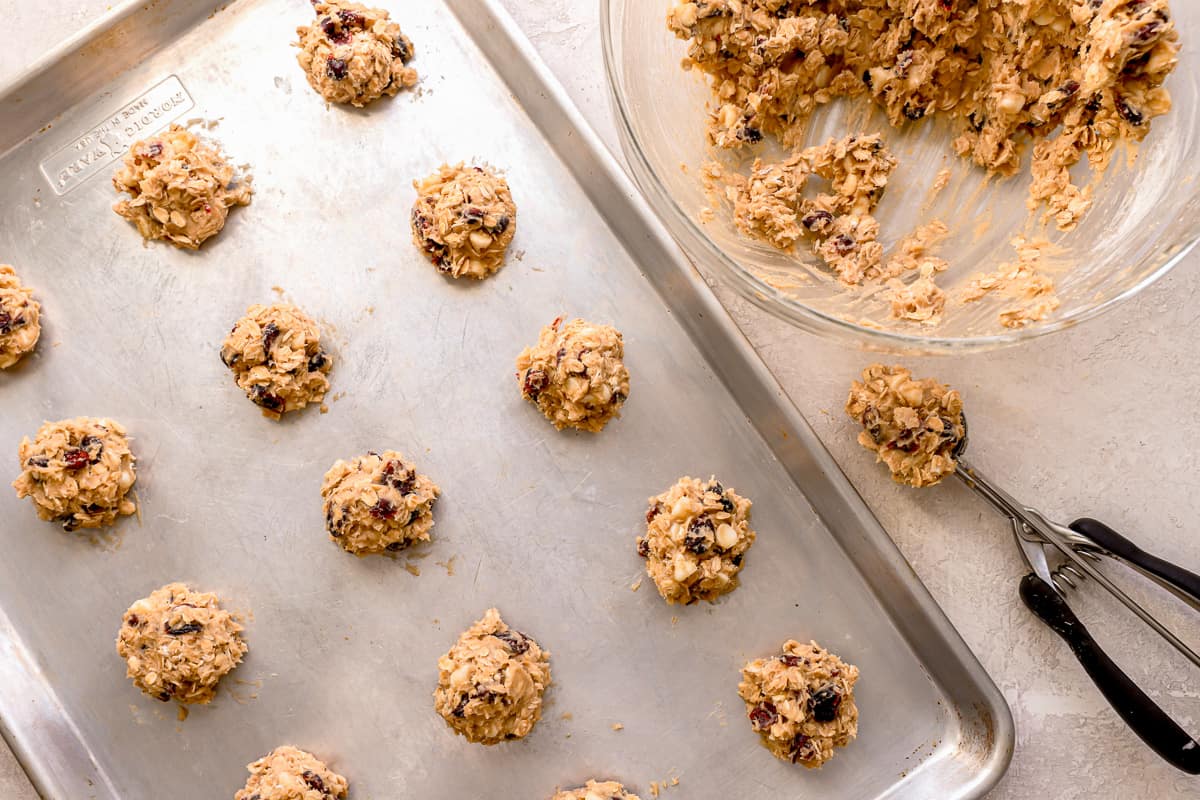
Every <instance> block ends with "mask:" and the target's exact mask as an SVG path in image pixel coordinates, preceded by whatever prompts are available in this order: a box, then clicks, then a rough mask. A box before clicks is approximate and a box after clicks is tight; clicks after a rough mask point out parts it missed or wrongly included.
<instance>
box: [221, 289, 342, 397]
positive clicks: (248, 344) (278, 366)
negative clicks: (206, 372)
mask: <svg viewBox="0 0 1200 800" xmlns="http://www.w3.org/2000/svg"><path fill="white" fill-rule="evenodd" d="M221 361H222V362H223V363H224V364H225V366H227V367H229V369H230V371H231V372H233V376H234V380H236V381H237V385H238V387H239V388H240V389H241V390H242V391H243V392H245V393H246V397H249V398H250V400H251V401H252V402H253V403H254V404H255V405H256V406H258V407H259V408H260V409H261V410H262V414H263V416H264V417H270V418H271V419H274V420H278V419H280V418H281V417H282V416H283V415H284V414H285V413H287V412H288V411H296V410H298V409H301V408H304V407H305V406H307V405H309V404H310V403H320V402H321V401H322V400H323V399H324V398H325V393H326V392H327V391H329V378H328V377H327V376H328V374H329V370H331V369H332V368H333V359H331V358H330V357H329V354H328V353H326V352H325V350H324V349H323V348H322V347H321V330H320V328H318V327H317V323H316V322H314V321H313V320H312V318H311V317H309V316H308V315H307V314H305V313H304V312H303V311H301V310H300V309H298V308H296V307H295V306H294V305H291V304H290V303H275V304H274V305H269V306H261V305H254V306H250V308H249V309H247V311H246V316H244V317H242V318H241V319H240V320H238V321H237V324H235V325H234V326H233V330H231V331H230V332H229V335H228V336H227V337H225V342H224V343H223V344H222V346H221Z"/></svg>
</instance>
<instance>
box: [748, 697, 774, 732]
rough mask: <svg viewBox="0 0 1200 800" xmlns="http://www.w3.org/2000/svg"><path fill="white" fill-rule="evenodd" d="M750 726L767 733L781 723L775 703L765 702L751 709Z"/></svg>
mask: <svg viewBox="0 0 1200 800" xmlns="http://www.w3.org/2000/svg"><path fill="white" fill-rule="evenodd" d="M748 716H749V717H750V725H751V726H752V727H753V728H754V730H756V731H765V730H767V729H769V728H770V727H771V726H772V725H774V724H775V723H776V722H778V721H779V712H778V711H777V710H776V709H775V706H774V704H773V703H769V702H763V703H759V704H758V705H756V706H755V707H754V708H752V709H750V713H749V715H748Z"/></svg>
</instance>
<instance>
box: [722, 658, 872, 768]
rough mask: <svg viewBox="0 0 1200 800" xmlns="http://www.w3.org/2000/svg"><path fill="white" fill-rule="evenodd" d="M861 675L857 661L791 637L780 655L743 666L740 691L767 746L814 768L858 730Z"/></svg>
mask: <svg viewBox="0 0 1200 800" xmlns="http://www.w3.org/2000/svg"><path fill="white" fill-rule="evenodd" d="M857 681H858V668H857V667H855V666H854V665H852V664H847V663H846V662H844V661H842V659H840V658H838V657H837V656H836V655H834V654H833V653H830V652H829V651H828V650H826V649H825V648H823V647H821V646H820V645H818V644H817V643H816V642H810V643H808V644H801V643H800V642H797V641H795V640H789V641H787V642H784V645H783V650H782V652H781V653H780V654H779V655H777V656H772V657H771V658H759V659H755V660H754V661H751V662H750V663H748V664H746V666H744V667H742V682H741V683H740V684H738V694H739V695H741V698H742V700H743V701H745V703H746V716H747V717H748V718H749V719H750V726H751V727H752V728H753V729H754V731H755V732H756V733H758V735H759V736H760V737H761V739H762V743H763V746H764V747H766V748H767V749H768V750H770V751H771V752H772V753H773V754H774V755H775V757H776V758H779V759H782V760H784V761H790V762H791V763H793V764H803V765H804V766H806V767H809V768H810V769H811V768H815V767H820V766H821V765H823V764H824V763H825V762H826V761H828V760H829V759H830V758H832V757H833V755H834V749H835V748H839V747H845V746H846V745H847V744H849V743H850V742H851V741H853V739H854V738H855V737H856V736H857V735H858V706H856V705H855V704H854V684H855V683H856V682H857Z"/></svg>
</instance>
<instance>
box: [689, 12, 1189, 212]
mask: <svg viewBox="0 0 1200 800" xmlns="http://www.w3.org/2000/svg"><path fill="white" fill-rule="evenodd" d="M667 21H668V25H669V26H670V28H671V30H672V31H674V32H675V34H676V35H677V36H678V37H679V38H681V39H685V40H687V41H688V53H687V58H686V59H685V60H684V66H685V68H696V69H699V70H702V71H703V72H705V73H707V74H708V75H709V76H711V78H712V87H713V102H712V106H711V120H710V126H709V137H710V139H711V141H712V142H713V144H715V145H717V146H718V147H730V148H736V147H742V146H744V145H747V144H752V143H755V142H758V141H761V140H762V138H763V136H764V134H770V135H774V136H776V137H778V138H779V139H780V140H781V141H782V142H783V144H784V145H785V146H787V147H797V146H799V145H801V144H802V143H803V138H804V135H805V130H806V126H807V123H808V121H809V118H810V117H811V115H812V113H813V111H814V110H815V109H816V108H817V107H818V106H821V105H824V104H826V103H829V102H831V101H832V100H834V99H836V98H838V97H857V96H869V97H870V98H871V99H872V100H874V101H875V103H876V104H878V105H879V106H880V107H882V108H883V109H884V111H886V113H887V115H888V119H889V120H890V121H891V123H892V124H893V125H897V126H899V125H903V124H907V123H909V122H912V121H915V120H920V119H923V118H925V117H931V116H943V117H948V118H949V119H950V121H951V123H952V124H953V125H954V127H955V131H956V138H955V139H954V143H953V146H954V149H955V151H956V152H957V153H958V154H959V155H961V156H964V157H969V158H971V159H973V160H974V161H975V163H976V164H978V165H980V166H982V167H984V168H985V169H987V170H988V171H989V172H990V173H997V174H1002V175H1011V174H1013V173H1015V172H1017V171H1019V170H1020V168H1021V161H1022V155H1023V153H1024V151H1025V150H1026V149H1028V146H1029V144H1030V143H1031V142H1032V143H1033V144H1034V147H1033V159H1032V167H1031V172H1032V175H1033V184H1032V187H1031V189H1030V205H1031V207H1042V206H1044V207H1045V208H1046V210H1047V211H1048V212H1049V213H1050V215H1051V216H1052V217H1053V218H1054V220H1055V222H1056V224H1057V225H1058V227H1059V228H1060V229H1063V230H1067V229H1070V228H1072V227H1074V226H1075V224H1076V223H1077V222H1078V220H1079V218H1080V217H1081V216H1082V215H1083V214H1085V213H1086V212H1087V210H1088V208H1089V207H1090V205H1091V202H1092V200H1091V190H1090V187H1085V188H1081V187H1079V186H1077V185H1075V184H1074V183H1073V182H1072V180H1071V176H1070V172H1069V170H1070V168H1071V167H1072V166H1074V165H1075V164H1077V163H1078V162H1079V161H1080V160H1081V159H1082V158H1083V157H1084V156H1086V158H1087V162H1088V164H1089V166H1090V168H1091V169H1092V170H1094V171H1097V172H1099V171H1102V170H1103V169H1104V168H1105V167H1106V166H1107V164H1108V163H1109V161H1110V160H1111V158H1112V155H1113V152H1114V149H1115V145H1116V143H1117V142H1119V141H1121V140H1123V139H1124V140H1130V141H1140V140H1141V139H1143V138H1145V136H1146V134H1147V133H1148V132H1149V129H1150V121H1151V120H1152V119H1153V118H1154V117H1156V116H1158V115H1160V114H1164V113H1166V112H1167V111H1168V110H1169V109H1170V107H1171V101H1170V96H1169V94H1168V92H1167V90H1166V89H1165V88H1164V87H1163V83H1164V81H1165V80H1166V78H1167V76H1168V75H1169V74H1170V73H1171V71H1172V70H1173V69H1174V68H1175V65H1176V63H1177V56H1178V52H1179V36H1178V33H1177V32H1176V29H1175V23H1174V21H1173V20H1172V18H1171V14H1170V10H1169V7H1168V3H1167V0H1103V2H1099V0H1038V1H1037V2H1033V1H1032V0H981V1H980V2H975V0H970V1H968V0H907V1H906V2H899V0H861V2H854V3H848V2H846V0H808V1H807V2H802V3H796V2H788V0H688V1H687V2H680V3H678V4H677V5H676V6H675V7H674V8H673V9H672V10H671V11H670V12H669V14H668V20H667Z"/></svg>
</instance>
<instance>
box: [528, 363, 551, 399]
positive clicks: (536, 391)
mask: <svg viewBox="0 0 1200 800" xmlns="http://www.w3.org/2000/svg"><path fill="white" fill-rule="evenodd" d="M549 385H550V376H548V375H547V374H546V373H545V372H544V371H542V370H540V369H530V370H526V372H525V385H524V387H522V389H521V391H522V392H524V394H525V396H526V397H528V398H530V399H531V400H537V399H538V395H540V394H541V393H542V392H543V391H544V390H545V388H546V387H547V386H549Z"/></svg>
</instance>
